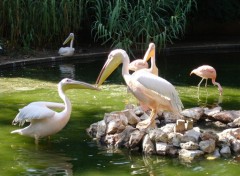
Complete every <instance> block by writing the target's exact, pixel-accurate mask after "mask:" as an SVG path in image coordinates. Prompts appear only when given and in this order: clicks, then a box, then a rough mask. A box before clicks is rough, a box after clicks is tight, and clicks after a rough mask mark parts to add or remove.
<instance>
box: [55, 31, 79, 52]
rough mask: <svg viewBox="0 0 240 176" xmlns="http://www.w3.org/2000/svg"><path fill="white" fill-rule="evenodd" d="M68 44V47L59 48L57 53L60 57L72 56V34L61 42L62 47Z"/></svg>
mask: <svg viewBox="0 0 240 176" xmlns="http://www.w3.org/2000/svg"><path fill="white" fill-rule="evenodd" d="M70 40H71V42H70V46H69V47H61V48H60V49H59V51H58V54H59V55H60V56H72V55H73V54H74V51H75V49H74V48H73V40H74V33H70V34H69V36H68V37H67V38H66V40H65V41H64V42H63V45H65V44H66V43H68V42H69V41H70Z"/></svg>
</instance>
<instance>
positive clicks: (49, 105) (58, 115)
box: [11, 78, 98, 144]
mask: <svg viewBox="0 0 240 176" xmlns="http://www.w3.org/2000/svg"><path fill="white" fill-rule="evenodd" d="M68 89H93V90H98V89H97V88H96V87H95V86H92V85H90V84H88V83H85V82H80V81H75V80H72V79H69V78H64V79H62V80H61V81H60V82H59V83H58V94H59V96H60V98H61V99H62V100H63V102H64V104H63V103H55V102H33V103H30V104H28V105H27V106H25V107H23V108H22V109H20V110H19V113H18V114H17V116H16V117H15V119H14V120H13V122H12V124H13V125H16V124H18V123H19V125H20V126H23V125H24V123H25V122H30V125H29V126H27V127H25V128H23V129H18V130H14V131H12V132H11V133H18V134H20V135H23V136H29V137H33V138H35V143H36V144H37V143H38V139H39V138H42V137H46V136H50V135H53V134H56V133H58V132H59V131H61V130H62V129H63V128H64V127H65V125H66V124H67V123H68V121H69V119H70V115H71V112H72V105H71V102H70V100H69V99H68V97H67V96H66V95H65V91H66V90H68ZM56 108H60V109H62V110H63V111H61V112H56V111H54V110H53V109H56Z"/></svg>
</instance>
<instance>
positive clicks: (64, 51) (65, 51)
mask: <svg viewBox="0 0 240 176" xmlns="http://www.w3.org/2000/svg"><path fill="white" fill-rule="evenodd" d="M74 51H75V49H74V48H71V47H61V48H60V49H59V51H58V54H59V55H61V56H72V55H73V54H74Z"/></svg>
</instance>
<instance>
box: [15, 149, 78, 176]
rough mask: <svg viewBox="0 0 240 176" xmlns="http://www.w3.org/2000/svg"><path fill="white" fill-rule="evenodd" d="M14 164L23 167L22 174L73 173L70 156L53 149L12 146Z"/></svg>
mask: <svg viewBox="0 0 240 176" xmlns="http://www.w3.org/2000/svg"><path fill="white" fill-rule="evenodd" d="M12 148H13V149H14V165H13V167H21V169H24V170H25V171H24V175H67V176H69V175H73V171H72V167H73V165H72V164H71V163H70V161H71V160H73V159H72V158H69V157H67V156H64V154H62V153H56V152H55V151H46V150H38V149H29V148H21V147H14V146H12Z"/></svg>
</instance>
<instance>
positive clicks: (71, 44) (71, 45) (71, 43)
mask: <svg viewBox="0 0 240 176" xmlns="http://www.w3.org/2000/svg"><path fill="white" fill-rule="evenodd" d="M73 40H74V38H72V39H71V42H70V48H72V47H73Z"/></svg>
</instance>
